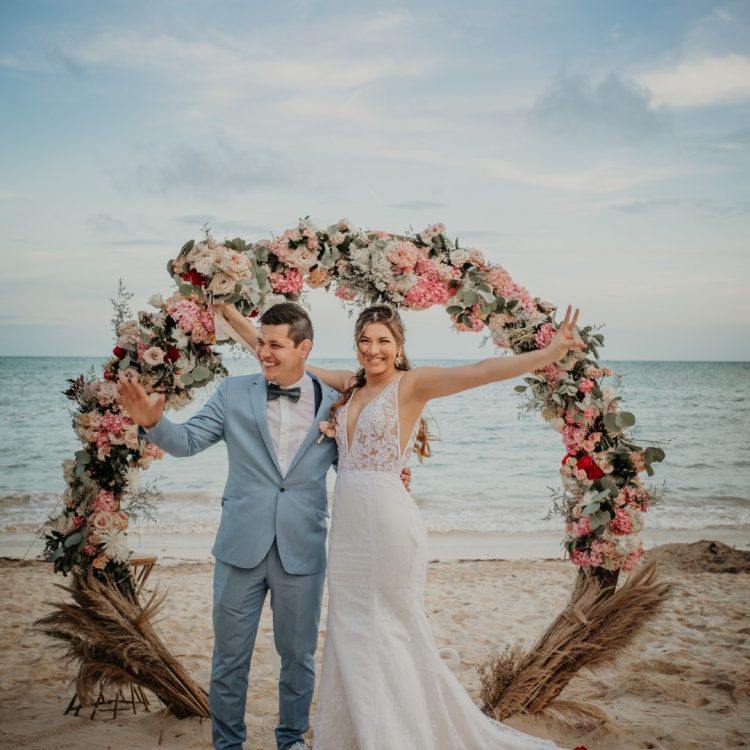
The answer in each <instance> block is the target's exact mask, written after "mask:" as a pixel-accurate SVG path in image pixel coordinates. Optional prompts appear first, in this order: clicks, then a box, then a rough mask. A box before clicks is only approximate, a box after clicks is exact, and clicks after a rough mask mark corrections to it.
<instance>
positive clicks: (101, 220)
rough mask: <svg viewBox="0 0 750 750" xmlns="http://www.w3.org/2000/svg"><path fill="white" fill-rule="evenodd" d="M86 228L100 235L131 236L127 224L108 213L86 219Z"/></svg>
mask: <svg viewBox="0 0 750 750" xmlns="http://www.w3.org/2000/svg"><path fill="white" fill-rule="evenodd" d="M86 226H87V227H88V228H89V229H91V230H93V231H94V232H98V233H99V234H120V235H122V234H130V230H129V229H128V227H127V225H126V224H125V222H123V221H120V220H119V219H115V218H114V217H113V216H110V215H109V214H106V213H100V214H96V215H95V216H89V217H88V218H87V219H86Z"/></svg>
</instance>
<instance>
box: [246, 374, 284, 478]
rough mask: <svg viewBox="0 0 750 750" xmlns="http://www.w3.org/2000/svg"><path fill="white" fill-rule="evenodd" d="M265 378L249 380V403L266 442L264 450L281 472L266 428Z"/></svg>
mask: <svg viewBox="0 0 750 750" xmlns="http://www.w3.org/2000/svg"><path fill="white" fill-rule="evenodd" d="M266 400H267V399H266V380H265V378H263V377H260V378H259V379H257V380H251V381H250V403H251V404H252V406H253V411H254V412H255V420H256V422H257V423H258V429H259V430H260V434H261V437H262V438H263V442H264V443H265V444H266V450H268V455H269V456H270V457H271V459H272V460H273V463H274V466H275V467H276V470H277V471H278V472H279V474H281V467H280V466H279V459H278V457H277V456H276V451H275V450H274V448H273V440H271V433H270V431H269V429H268V417H267V415H266Z"/></svg>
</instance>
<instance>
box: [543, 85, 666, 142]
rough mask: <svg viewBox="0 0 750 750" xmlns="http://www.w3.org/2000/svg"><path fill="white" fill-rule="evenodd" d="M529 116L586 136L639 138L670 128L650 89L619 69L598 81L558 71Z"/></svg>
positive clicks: (553, 127) (547, 126)
mask: <svg viewBox="0 0 750 750" xmlns="http://www.w3.org/2000/svg"><path fill="white" fill-rule="evenodd" d="M530 118H531V121H532V122H533V123H535V124H536V125H537V126H539V127H541V128H543V129H545V130H547V131H550V130H551V131H559V132H563V133H565V134H566V135H570V134H576V135H580V136H581V137H584V138H585V137H590V136H591V135H592V134H595V135H605V136H606V135H609V136H611V135H616V136H619V137H624V138H626V139H638V140H640V139H642V138H643V137H644V136H652V135H654V134H655V133H662V132H664V131H665V130H666V129H668V128H669V120H668V118H667V117H666V115H665V114H664V113H663V112H661V111H659V110H657V109H655V108H654V107H653V106H652V102H651V95H650V93H649V91H648V89H646V88H645V87H643V86H642V85H640V84H638V83H636V82H635V81H633V80H630V79H627V78H624V77H622V76H621V75H619V74H617V73H610V74H609V75H607V76H605V77H604V78H603V79H602V80H600V81H598V82H594V81H593V80H592V79H591V78H590V77H589V76H587V75H584V74H571V73H562V74H560V75H558V76H557V77H556V78H555V79H554V80H553V81H552V82H551V84H550V85H549V87H548V88H547V89H546V90H545V91H544V92H543V93H542V94H541V95H540V96H539V98H538V99H537V100H536V102H535V103H534V105H533V107H532V108H531V112H530Z"/></svg>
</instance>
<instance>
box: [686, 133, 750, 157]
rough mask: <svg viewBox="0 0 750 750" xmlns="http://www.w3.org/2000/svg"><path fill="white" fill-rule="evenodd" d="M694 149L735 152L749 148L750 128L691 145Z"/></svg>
mask: <svg viewBox="0 0 750 750" xmlns="http://www.w3.org/2000/svg"><path fill="white" fill-rule="evenodd" d="M691 148H692V150H694V151H713V152H719V153H727V152H728V153H736V152H740V151H748V150H750V128H742V129H741V130H735V131H734V132H732V133H727V134H726V135H723V136H720V137H718V138H715V139H713V140H712V141H710V142H709V143H702V144H699V145H696V146H692V147H691Z"/></svg>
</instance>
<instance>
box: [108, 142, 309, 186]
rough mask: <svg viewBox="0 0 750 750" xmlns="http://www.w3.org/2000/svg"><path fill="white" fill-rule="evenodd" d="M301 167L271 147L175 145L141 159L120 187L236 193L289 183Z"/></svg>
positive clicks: (299, 171)
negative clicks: (160, 155)
mask: <svg viewBox="0 0 750 750" xmlns="http://www.w3.org/2000/svg"><path fill="white" fill-rule="evenodd" d="M302 177H303V175H302V174H301V167H299V166H295V167H294V169H292V166H291V165H289V163H288V161H287V159H286V158H285V157H284V156H283V155H282V154H280V153H278V152H276V151H273V150H270V149H262V148H261V149H256V150H253V151H249V150H246V149H241V148H235V147H234V146H230V145H229V144H222V145H221V146H219V147H217V148H214V149H212V148H196V147H194V146H190V145H187V144H181V145H178V146H175V147H174V148H173V149H172V150H171V152H170V153H169V154H168V155H167V156H166V157H164V158H162V159H152V158H143V159H142V160H141V161H140V163H139V164H137V165H136V166H135V167H134V169H133V170H132V172H131V174H130V176H129V177H128V178H126V180H125V182H124V184H123V187H125V188H126V189H127V188H135V189H138V190H143V191H146V192H152V193H173V192H182V193H191V194H196V195H201V196H204V195H206V194H211V195H216V194H227V193H237V192H238V191H241V190H251V189H254V188H269V187H280V186H283V185H288V184H290V183H291V182H292V181H296V182H299V181H300V179H302Z"/></svg>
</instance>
